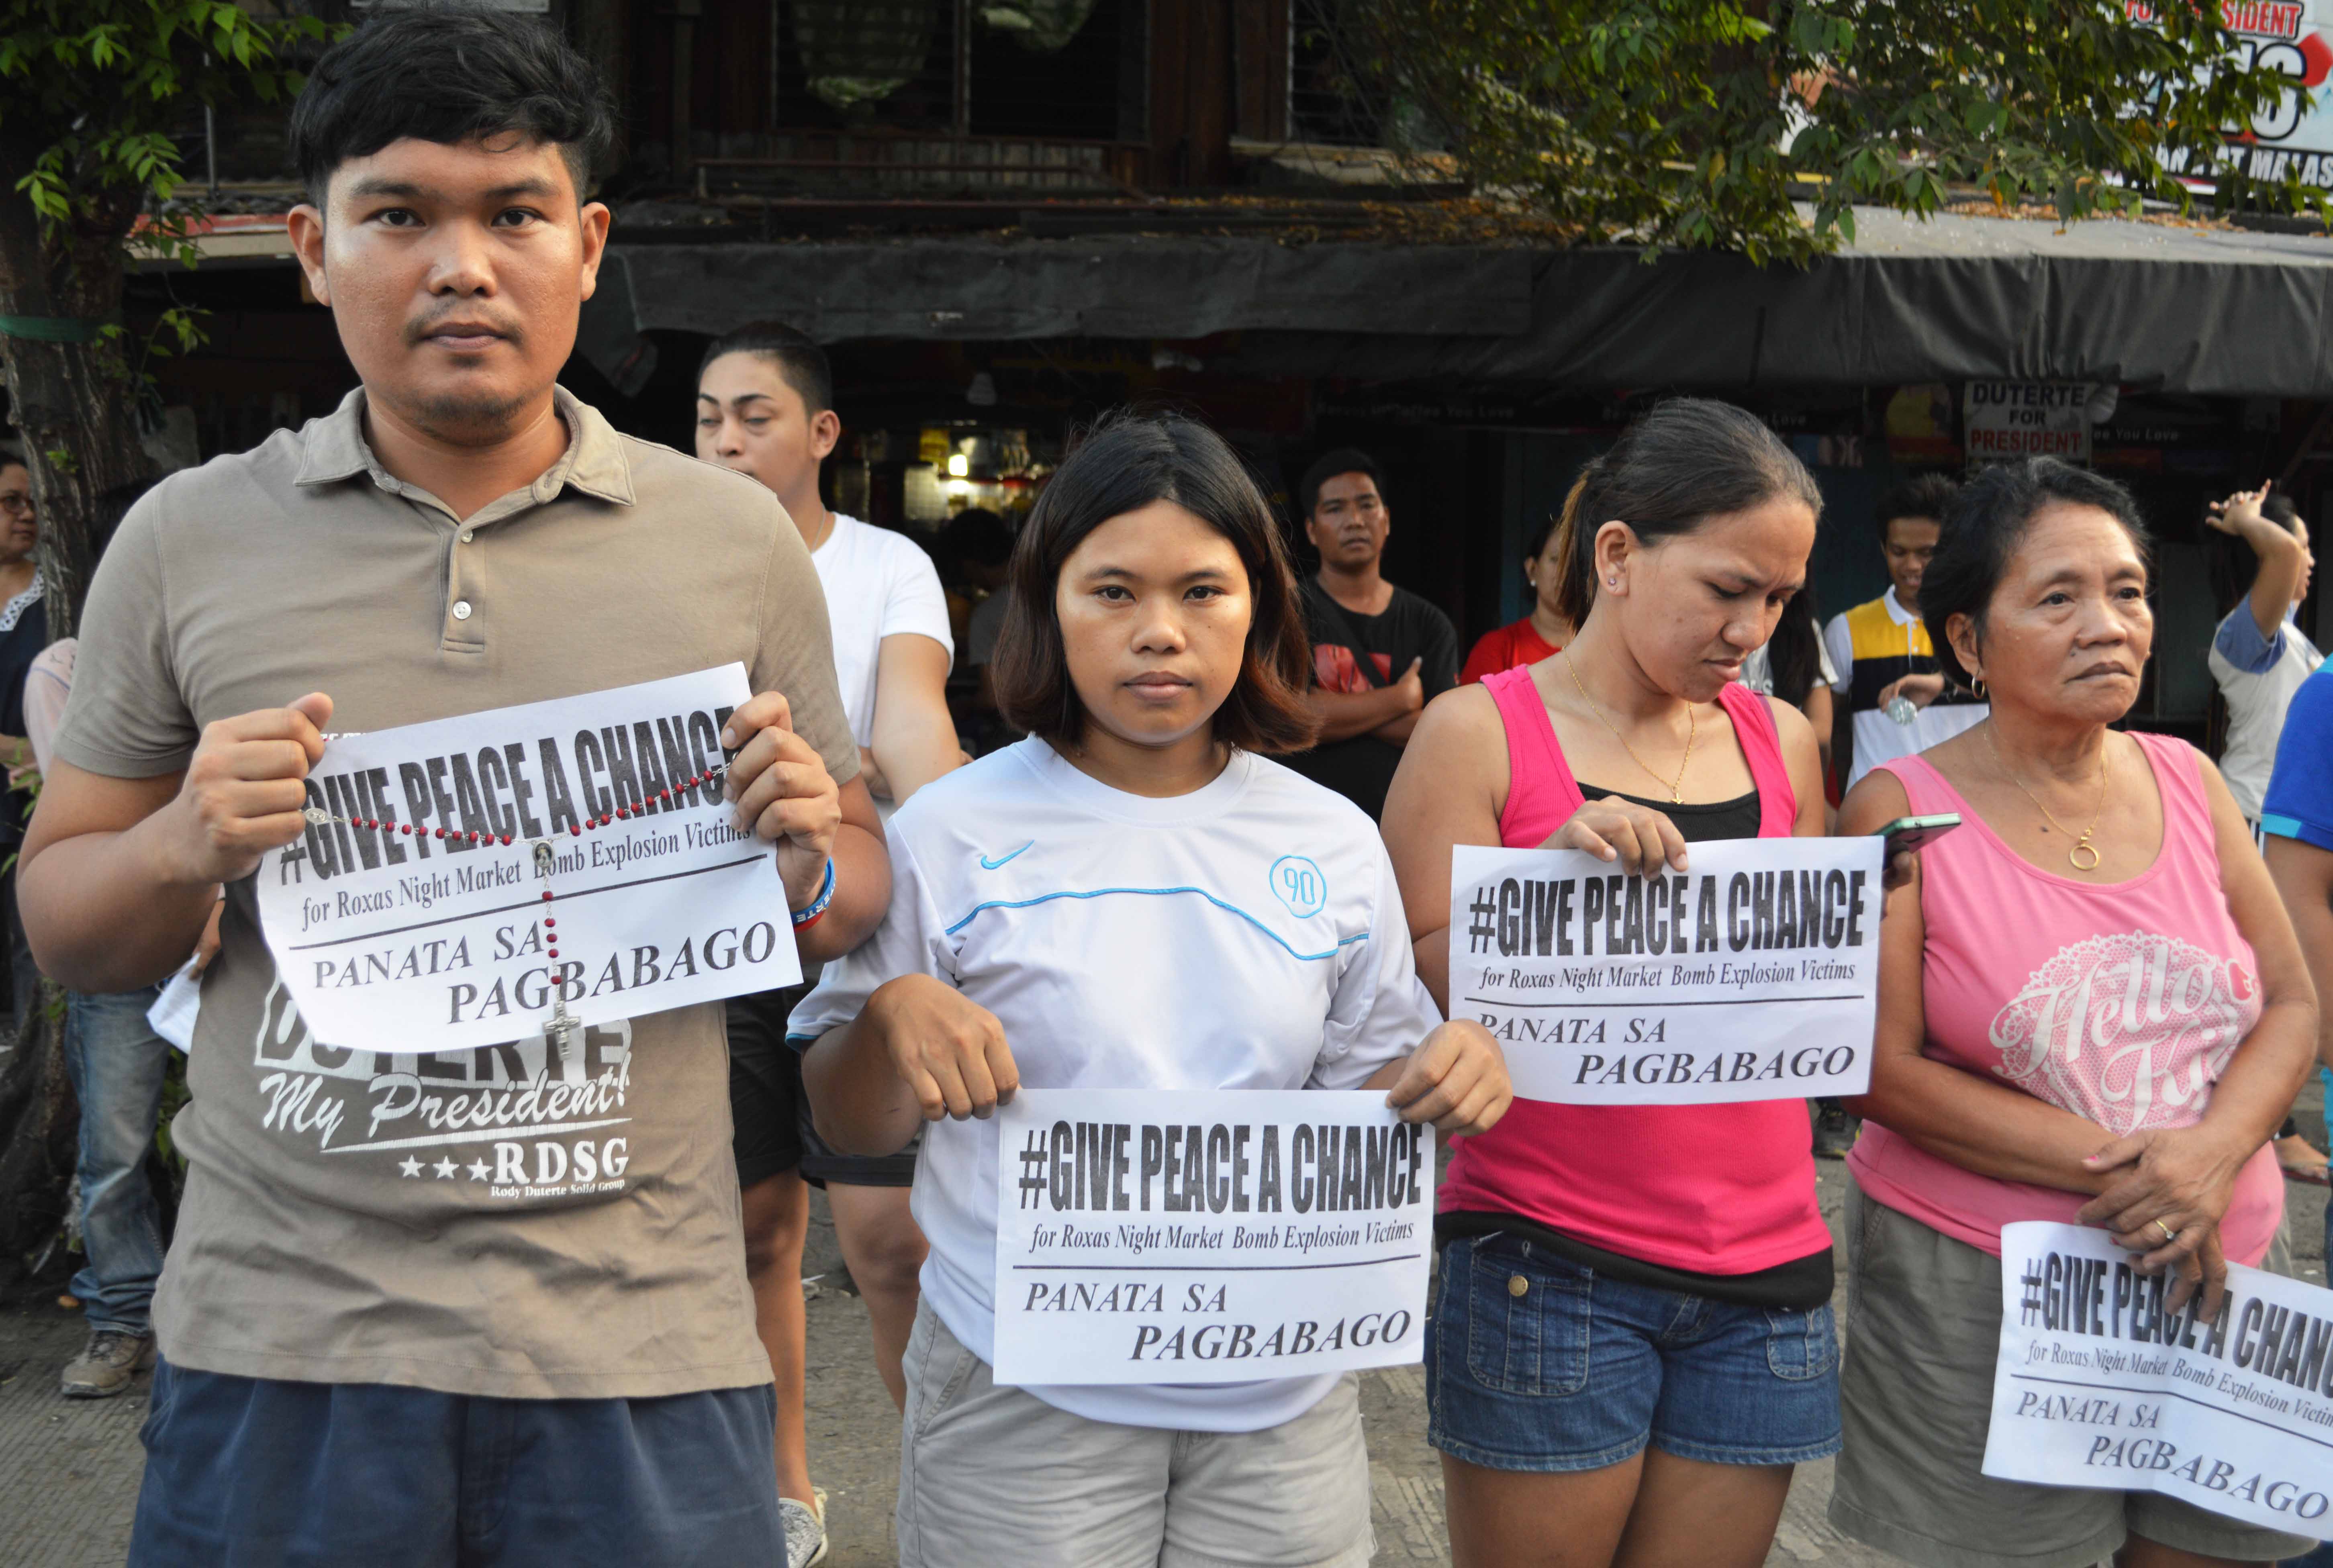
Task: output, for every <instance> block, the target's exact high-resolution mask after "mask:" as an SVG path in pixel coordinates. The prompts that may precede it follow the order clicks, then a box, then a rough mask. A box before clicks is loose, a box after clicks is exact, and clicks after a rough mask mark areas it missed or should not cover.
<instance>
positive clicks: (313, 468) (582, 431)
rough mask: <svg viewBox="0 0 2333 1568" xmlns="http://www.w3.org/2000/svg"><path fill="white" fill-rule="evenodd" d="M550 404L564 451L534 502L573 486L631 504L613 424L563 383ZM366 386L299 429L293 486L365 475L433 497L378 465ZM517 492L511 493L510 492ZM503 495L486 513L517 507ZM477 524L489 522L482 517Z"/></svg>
mask: <svg viewBox="0 0 2333 1568" xmlns="http://www.w3.org/2000/svg"><path fill="white" fill-rule="evenodd" d="M551 397H552V405H553V406H555V407H557V409H558V410H559V417H560V418H561V419H562V420H563V421H565V423H566V425H567V450H566V451H565V452H563V453H562V454H560V458H559V461H558V462H556V463H554V464H552V465H551V466H550V467H549V468H546V469H544V470H543V471H542V475H541V476H540V477H539V478H537V479H536V480H535V482H534V483H533V484H532V485H530V486H529V487H528V490H529V492H532V499H533V502H534V503H535V504H536V505H542V504H543V503H545V502H550V501H552V500H553V499H554V498H556V497H557V496H558V494H559V492H561V491H562V490H564V489H565V488H567V487H568V486H569V485H572V486H574V487H575V488H576V489H577V490H580V491H581V492H583V493H584V494H586V495H591V496H597V497H598V498H599V499H600V500H601V501H610V502H616V503H617V504H618V505H621V506H629V505H631V504H632V503H633V502H634V500H635V495H634V492H633V490H632V465H631V462H630V460H629V458H627V457H626V456H625V455H624V444H623V442H622V441H621V440H620V439H619V437H618V436H617V435H616V431H615V427H614V426H613V425H610V424H609V423H608V421H607V419H606V418H605V417H604V416H602V415H601V414H600V411H599V410H598V409H596V408H594V407H591V406H590V405H589V404H586V403H584V402H582V401H581V400H580V399H579V398H577V397H575V396H574V395H573V394H572V393H571V392H569V391H568V390H567V388H566V387H558V386H554V387H552V389H551ZM364 407H365V389H364V388H363V387H357V388H356V389H355V390H354V391H351V392H350V394H349V395H348V396H347V397H343V398H341V406H339V407H338V408H335V409H334V410H332V412H331V413H330V414H328V415H326V416H324V417H323V418H322V419H318V420H313V421H312V422H311V423H310V424H309V425H308V427H307V428H306V429H305V430H303V431H302V432H301V455H300V472H299V473H298V474H297V475H295V476H294V478H293V483H296V484H303V485H307V484H335V483H340V482H341V481H342V480H346V479H353V478H355V477H356V476H357V475H358V474H360V473H362V474H367V475H370V477H371V479H372V482H373V483H375V484H377V485H379V487H380V488H381V489H383V490H385V491H388V492H389V493H390V494H391V495H403V496H408V497H412V498H414V499H422V498H425V497H427V499H428V500H430V501H432V502H435V501H436V498H435V497H434V496H428V495H427V492H425V491H422V490H420V489H419V488H418V487H416V486H414V485H409V484H407V483H404V482H403V481H401V480H399V479H398V478H397V477H396V476H395V475H393V474H391V473H389V471H388V470H387V469H385V468H383V467H382V466H381V465H380V462H379V459H378V458H376V457H374V456H373V454H372V448H371V447H370V445H367V444H366V442H365V438H364ZM518 493H520V492H513V495H516V494H518ZM511 499H512V496H505V497H504V498H503V500H502V501H499V502H494V503H493V504H492V505H490V506H489V507H487V508H486V512H488V513H492V514H494V515H496V516H499V515H504V513H506V512H510V511H514V510H516V508H513V507H507V506H505V505H504V502H508V501H510V500H511ZM471 521H473V522H474V523H475V522H481V521H491V518H490V517H486V516H483V515H482V516H480V517H477V518H473V519H472V520H471Z"/></svg>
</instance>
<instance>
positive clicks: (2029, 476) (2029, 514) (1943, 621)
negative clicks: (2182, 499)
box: [1920, 457, 2154, 685]
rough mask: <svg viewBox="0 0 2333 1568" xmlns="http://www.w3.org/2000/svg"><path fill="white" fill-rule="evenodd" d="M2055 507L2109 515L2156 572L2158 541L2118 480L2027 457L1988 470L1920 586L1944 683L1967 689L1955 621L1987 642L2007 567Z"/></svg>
mask: <svg viewBox="0 0 2333 1568" xmlns="http://www.w3.org/2000/svg"><path fill="white" fill-rule="evenodd" d="M2051 502H2064V503H2066V504H2067V505H2069V506H2095V507H2097V508H2098V510H2099V511H2100V512H2105V513H2107V515H2108V516H2110V517H2112V518H2113V519H2114V520H2115V521H2117V522H2118V523H2120V524H2122V529H2123V531H2124V532H2125V533H2127V534H2128V535H2130V541H2131V543H2133V544H2134V545H2136V546H2137V547H2138V553H2139V559H2141V560H2144V561H2146V563H2147V565H2148V566H2149V568H2150V569H2151V568H2152V567H2153V565H2154V559H2153V544H2154V541H2153V540H2151V539H2150V538H2149V537H2148V535H2147V531H2146V523H2145V522H2144V521H2141V519H2140V517H2139V515H2138V503H2137V502H2136V501H2133V500H2132V499H2131V494H2130V492H2129V491H2127V490H2125V489H2124V488H2123V487H2122V486H2121V485H2119V484H2117V483H2115V482H2114V481H2113V480H2111V479H2106V478H2102V477H2100V476H2099V475H2098V474H2095V473H2091V472H2090V471H2089V470H2088V469H2086V468H2077V467H2075V466H2074V465H2073V464H2070V463H2067V462H2064V461H2062V460H2060V459H2059V458H2055V457H2028V458H2025V459H2023V460H2021V461H2020V462H2016V463H2003V464H1999V465H1997V466H1995V467H1992V468H1988V469H1986V470H1985V471H1984V472H1983V473H1980V474H1978V475H1977V476H1976V477H1975V478H1974V479H1972V480H1970V481H1969V482H1968V483H1966V484H1964V485H1963V486H1962V487H1961V491H1960V494H1959V495H1958V496H1957V497H1955V498H1954V502H1953V507H1952V510H1951V511H1950V512H1947V513H1945V514H1944V519H1943V521H1944V533H1943V535H1942V537H1941V538H1939V539H1938V540H1937V541H1936V553H1935V555H1933V556H1931V557H1930V558H1929V559H1928V569H1927V570H1926V571H1925V573H1923V574H1922V576H1921V578H1920V618H1921V620H1922V621H1923V622H1925V624H1926V626H1927V628H1928V641H1929V643H1930V644H1931V645H1934V646H1935V650H1936V662H1937V663H1938V664H1941V665H1943V666H1944V675H1945V678H1946V679H1948V680H1951V681H1953V682H1954V683H1956V684H1962V685H1966V684H1968V682H1969V673H1968V671H1967V670H1966V669H1964V668H1963V667H1962V664H1961V662H1960V658H1959V656H1958V655H1955V654H1954V652H1953V644H1952V639H1951V638H1950V637H1949V636H1945V634H1944V627H1945V626H1946V625H1947V624H1949V623H1950V621H1951V620H1952V618H1953V617H1954V616H1966V617H1968V619H1969V624H1970V625H1971V626H1973V627H1974V628H1975V629H1976V635H1977V636H1978V637H1979V638H1980V639H1982V638H1983V636H1984V617H1985V612H1986V611H1987V610H1988V609H1989V608H1990V607H1992V596H1993V594H1994V592H1995V591H1996V590H1997V589H1998V588H2000V587H2001V579H2002V578H2003V577H2005V576H2007V575H2008V573H2009V563H2010V562H2011V560H2013V559H2015V558H2016V555H2017V550H2018V547H2019V546H2020V545H2021V544H2023V543H2024V542H2025V536H2026V534H2027V533H2028V532H2030V531H2031V530H2032V527H2033V519H2034V518H2035V517H2036V516H2038V515H2039V514H2040V512H2041V509H2042V508H2043V507H2046V506H2048V505H2050V503H2051Z"/></svg>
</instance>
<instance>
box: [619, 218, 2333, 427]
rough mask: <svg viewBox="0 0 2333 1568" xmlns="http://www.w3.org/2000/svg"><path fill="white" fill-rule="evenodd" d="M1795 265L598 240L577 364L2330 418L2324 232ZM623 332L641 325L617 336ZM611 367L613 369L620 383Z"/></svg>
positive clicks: (1960, 241) (1961, 234)
mask: <svg viewBox="0 0 2333 1568" xmlns="http://www.w3.org/2000/svg"><path fill="white" fill-rule="evenodd" d="M609 255H610V274H609V275H607V276H605V277H603V279H602V287H601V290H600V295H599V297H598V298H597V299H595V301H593V303H592V305H591V306H590V308H589V309H588V310H587V320H586V324H585V334H584V343H583V346H584V349H585V351H586V352H587V353H590V355H591V356H592V358H593V359H595V361H599V362H600V364H601V367H602V368H610V366H612V365H614V364H616V363H618V362H619V361H620V360H621V359H623V358H624V353H623V350H624V348H625V346H626V345H628V344H629V343H632V342H634V341H636V340H637V339H638V333H639V332H640V331H641V330H650V329H672V330H686V331H693V332H702V333H714V332H718V331H721V330H725V329H726V328H728V327H731V326H734V325H735V324H736V323H737V322H739V321H744V320H753V319H755V318H762V317H774V318H776V319H779V320H786V321H791V322H792V323H793V324H794V325H796V326H798V327H800V328H801V329H802V330H804V331H806V332H808V333H809V334H811V336H812V337H814V338H817V339H821V340H822V341H827V342H834V341H841V340H848V339H877V338H880V339H985V340H1000V339H1001V340H1012V339H1034V338H1062V337H1098V338H1133V339H1158V338H1164V339H1194V338H1204V337H1209V336H1212V335H1215V334H1217V333H1223V332H1240V333H1243V334H1246V335H1247V336H1246V338H1245V340H1244V341H1243V345H1242V347H1241V349H1240V350H1239V351H1238V353H1237V354H1236V355H1235V356H1234V359H1233V360H1231V361H1217V363H1218V364H1220V365H1223V366H1224V368H1230V364H1231V363H1233V362H1236V363H1237V364H1240V365H1243V366H1247V367H1249V368H1253V369H1256V370H1259V371H1263V370H1271V371H1273V372H1276V373H1281V374H1311V375H1337V376H1350V377H1355V378H1365V379H1372V380H1407V379H1412V378H1430V377H1449V378H1461V379H1464V380H1468V381H1493V382H1496V381H1520V382H1526V383H1533V384H1538V385H1541V386H1577V387H1583V388H1589V387H1648V386H1679V387H1712V388H1717V387H1747V386H1752V385H1758V386H1775V387H1782V386H1882V385H1891V384H1896V383H1901V382H1906V381H1928V380H1954V379H1961V378H2016V379H2031V380H2068V381H2079V380H2096V381H2115V382H2121V383H2124V384H2126V385H2130V386H2135V387H2149V388H2158V387H2159V388H2165V389H2170V390H2176V391H2184V392H2191V393H2201V394H2214V395H2228V396H2262V397H2328V398H2333V330H2328V329H2333V298H2328V291H2333V240H2328V239H2319V238H2315V237H2311V236H2306V235H2283V234H2257V233H2251V232H2243V231H2232V230H2224V229H2207V228H2202V227H2189V226H2181V225H2172V224H2165V223H2131V222H2121V221H2112V222H2093V223H2087V224H2081V225H2075V226H2074V227H2073V228H2071V229H2070V230H2068V231H2066V232H2063V233H2060V232H2059V231H2058V230H2057V228H2056V226H2055V225H2052V224H2050V223H2048V222H2046V221H2040V220H2029V219H1990V218H1972V217H1963V216H1945V217H1942V218H1938V219H1935V220H1933V221H1931V222H1929V223H1925V224H1923V223H1920V222H1918V221H1916V220H1913V219H1908V218H1905V217H1901V216H1898V215H1894V214H1887V213H1879V212H1863V213H1859V214H1858V242H1857V244H1855V245H1854V246H1852V247H1849V248H1848V250H1846V251H1845V252H1843V253H1840V254H1839V255H1837V256H1833V257H1830V258H1829V259H1826V260H1824V261H1822V262H1820V263H1817V264H1816V265H1814V266H1813V267H1810V268H1809V269H1806V270H1804V271H1800V270H1797V269H1793V268H1790V267H1781V266H1777V267H1767V268H1759V267H1753V266H1752V265H1751V264H1750V263H1747V262H1745V261H1743V260H1742V259H1741V258H1739V257H1735V256H1726V255H1717V254H1712V253H1669V254H1667V255H1664V256H1662V257H1661V258H1660V259H1658V260H1657V261H1655V262H1652V263H1645V262H1643V261H1641V260H1639V258H1638V253H1637V252H1636V251H1634V250H1629V249H1621V248H1593V249H1580V250H1563V251H1557V250H1545V249H1531V248H1528V247H1523V246H1497V245H1483V246H1431V245H1397V244H1345V243H1336V242H1322V243H1315V244H1291V243H1287V242H1285V241H1282V240H1273V239H1261V238H1213V239H1193V238H1174V237H1157V236H1126V237H1122V238H1118V237H1113V238H1095V239H1080V240H1006V241H999V240H995V239H990V238H982V239H977V240H954V241H951V240H938V239H917V240H907V241H899V242H892V243H883V242H873V243H864V244H856V243H854V244H821V243H809V242H804V243H798V244H635V245H627V244H616V245H613V246H611V247H610V252H609ZM627 318H629V319H627ZM611 374H612V371H611Z"/></svg>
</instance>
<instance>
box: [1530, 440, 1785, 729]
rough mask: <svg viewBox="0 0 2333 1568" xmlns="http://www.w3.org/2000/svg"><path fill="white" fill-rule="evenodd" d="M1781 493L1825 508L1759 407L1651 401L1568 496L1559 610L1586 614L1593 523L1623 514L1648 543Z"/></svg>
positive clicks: (1578, 620)
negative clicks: (1747, 408)
mask: <svg viewBox="0 0 2333 1568" xmlns="http://www.w3.org/2000/svg"><path fill="white" fill-rule="evenodd" d="M1777 496H1788V497H1790V498H1791V499H1792V500H1795V501H1800V502H1804V503H1805V504H1806V506H1807V509H1808V510H1809V511H1810V512H1813V513H1814V514H1815V516H1816V517H1817V518H1818V519H1819V518H1820V517H1821V516H1822V492H1821V491H1820V490H1819V489H1817V488H1816V487H1815V479H1814V475H1813V474H1811V473H1808V472H1807V465H1806V464H1803V463H1800V461H1799V460H1798V458H1797V457H1795V456H1794V455H1792V454H1791V449H1790V448H1789V447H1787V446H1785V445H1782V442H1781V437H1780V436H1778V435H1775V434H1774V433H1773V432H1772V431H1771V430H1769V429H1767V428H1766V425H1765V422H1764V421H1763V420H1762V419H1760V418H1759V417H1758V416H1756V415H1754V414H1751V413H1748V412H1745V411H1744V410H1743V409H1740V408H1736V407H1735V406H1733V404H1731V403H1720V402H1717V401H1715V400H1714V399H1712V398H1707V397H1673V398H1671V399H1670V400H1669V401H1667V402H1666V403H1662V404H1658V405H1656V406H1654V407H1653V408H1652V409H1651V410H1649V411H1648V412H1647V413H1645V414H1643V415H1640V416H1637V419H1636V421H1635V422H1634V423H1633V424H1631V425H1629V426H1628V427H1627V429H1626V430H1623V431H1622V432H1621V433H1620V439H1619V440H1618V441H1616V442H1614V443H1613V444H1612V445H1611V447H1610V449H1609V450H1608V451H1607V452H1605V453H1604V454H1602V455H1601V456H1599V457H1596V458H1593V459H1591V460H1590V461H1589V464H1588V466H1587V467H1586V468H1584V469H1582V470H1581V471H1580V473H1579V479H1578V480H1577V481H1575V482H1574V483H1573V484H1572V486H1571V493H1570V494H1569V495H1567V496H1565V497H1564V501H1563V514H1562V516H1561V518H1560V521H1558V523H1557V527H1558V528H1559V529H1560V531H1561V533H1562V536H1563V538H1564V539H1565V540H1566V541H1567V543H1566V547H1565V548H1564V549H1563V550H1562V551H1561V552H1560V559H1561V563H1562V571H1563V580H1562V581H1561V582H1560V583H1559V584H1558V585H1557V592H1556V611H1557V613H1558V614H1560V615H1561V616H1562V617H1563V618H1564V619H1566V620H1568V621H1570V623H1571V624H1572V625H1573V626H1586V625H1587V624H1588V612H1589V610H1590V609H1592V608H1593V607H1595V604H1596V533H1597V531H1598V530H1599V529H1600V528H1602V527H1603V526H1604V525H1605V524H1606V523H1608V522H1612V521H1619V522H1625V523H1627V525H1628V527H1629V528H1630V529H1631V530H1633V531H1635V533H1636V535H1637V538H1638V539H1641V540H1644V541H1645V542H1646V543H1647V544H1651V543H1654V542H1655V541H1656V540H1662V539H1666V538H1667V537H1669V536H1670V535H1672V534H1679V533H1691V532H1692V531H1694V530H1695V529H1697V528H1699V527H1700V526H1701V525H1702V523H1703V522H1704V521H1707V520H1708V519H1710V518H1713V517H1722V516H1724V515H1725V514H1727V513H1728V512H1748V511H1749V510H1751V509H1752V507H1755V506H1760V505H1762V504H1764V503H1765V502H1769V501H1772V500H1773V499H1775V498H1776V497H1777ZM1778 689H1779V688H1778Z"/></svg>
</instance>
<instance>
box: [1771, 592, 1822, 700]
mask: <svg viewBox="0 0 2333 1568" xmlns="http://www.w3.org/2000/svg"><path fill="white" fill-rule="evenodd" d="M1766 668H1767V670H1768V672H1769V673H1770V674H1772V676H1773V678H1774V695H1776V696H1778V697H1780V698H1781V699H1782V701H1784V702H1785V703H1790V704H1791V706H1792V707H1793V708H1802V707H1804V706H1806V702H1807V693H1810V692H1811V691H1813V690H1814V689H1815V684H1816V683H1817V682H1819V681H1820V680H1821V679H1822V633H1821V632H1820V631H1819V630H1817V629H1816V626H1815V597H1814V594H1813V593H1812V592H1811V591H1810V590H1801V591H1800V593H1798V594H1796V595H1794V596H1793V597H1792V598H1791V602H1790V603H1789V604H1786V605H1784V606H1783V607H1782V618H1781V620H1778V621H1776V622H1775V623H1774V635H1773V636H1771V637H1769V638H1767V639H1766Z"/></svg>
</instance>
